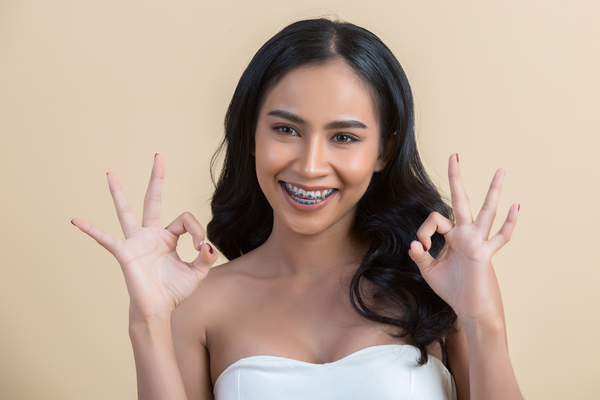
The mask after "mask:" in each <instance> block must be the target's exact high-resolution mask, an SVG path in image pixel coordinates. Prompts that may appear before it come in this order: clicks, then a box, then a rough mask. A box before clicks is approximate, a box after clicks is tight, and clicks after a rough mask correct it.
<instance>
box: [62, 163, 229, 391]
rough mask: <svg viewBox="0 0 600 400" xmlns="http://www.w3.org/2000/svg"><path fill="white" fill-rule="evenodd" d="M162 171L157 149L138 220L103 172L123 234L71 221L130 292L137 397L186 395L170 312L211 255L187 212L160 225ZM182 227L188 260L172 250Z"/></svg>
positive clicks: (117, 185)
mask: <svg viewBox="0 0 600 400" xmlns="http://www.w3.org/2000/svg"><path fill="white" fill-rule="evenodd" d="M164 174H165V170H164V160H163V159H162V157H161V156H160V155H158V154H157V155H155V157H154V166H153V168H152V174H151V177H150V182H149V184H148V190H147V192H146V196H145V198H144V212H143V215H142V224H141V226H140V225H138V223H137V221H136V218H135V216H134V215H133V213H132V211H131V208H130V207H129V203H128V201H127V198H126V197H125V194H124V192H123V189H122V188H121V184H120V183H119V180H118V179H117V176H116V175H115V174H112V173H109V174H107V179H108V185H109V188H110V193H111V195H112V197H113V201H114V204H115V208H116V210H117V217H118V218H119V222H120V224H121V228H122V229H123V233H124V234H125V240H117V239H115V238H113V237H112V236H110V235H109V234H107V233H106V232H104V231H102V230H101V229H99V228H97V227H95V226H94V225H92V224H90V223H89V222H86V221H84V220H82V219H79V218H75V219H73V220H72V221H71V223H72V224H73V225H75V226H76V227H78V228H79V229H80V230H82V231H83V232H85V233H86V234H88V235H89V236H91V237H92V238H93V239H95V240H96V241H97V242H98V243H99V244H100V245H101V246H103V247H104V248H106V249H107V250H108V251H109V252H110V253H111V254H112V255H113V256H114V257H115V258H116V259H117V261H118V262H119V264H120V265H121V269H122V271H123V275H124V277H125V283H126V285H127V291H128V293H129V298H130V305H129V320H130V323H129V334H130V338H131V343H132V346H133V352H134V357H135V364H136V370H137V378H138V392H139V393H138V398H139V399H144V400H147V399H176V400H183V399H187V397H186V392H185V388H184V384H183V380H182V376H181V374H180V372H179V368H178V366H177V360H176V358H175V350H174V346H173V339H172V333H171V314H172V313H173V311H174V310H175V309H176V308H177V307H178V306H179V305H180V304H181V303H182V302H183V301H184V300H185V299H186V298H187V297H188V296H190V294H191V293H192V292H193V291H194V290H195V289H196V287H197V286H198V285H199V283H200V282H201V281H202V280H203V279H204V278H205V277H206V275H207V274H208V271H209V270H210V267H211V265H212V264H213V263H214V262H215V261H216V259H217V254H216V252H215V251H214V250H213V249H212V247H211V246H210V245H209V244H205V243H204V237H205V233H204V229H203V228H202V226H201V225H200V223H199V222H198V221H197V220H196V219H195V218H194V217H193V216H192V215H191V214H190V213H183V214H181V215H180V216H179V217H177V218H176V219H175V220H174V221H173V222H171V224H169V226H167V227H166V228H163V227H162V225H161V223H160V209H161V196H162V186H163V180H164ZM186 232H188V233H190V234H191V235H192V240H193V243H194V248H195V249H197V250H198V257H197V258H196V259H195V260H194V261H193V262H189V263H188V262H184V261H182V260H181V259H180V258H179V255H178V254H177V251H176V246H177V241H178V239H179V236H181V235H183V234H184V233H186ZM199 354H200V356H201V355H202V354H201V353H199ZM211 397H212V395H211ZM211 397H208V396H204V397H202V399H210V398H211ZM200 398H201V397H196V398H195V399H194V400H196V399H200ZM190 400H191V399H190Z"/></svg>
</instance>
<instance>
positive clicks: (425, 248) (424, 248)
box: [421, 243, 427, 251]
mask: <svg viewBox="0 0 600 400" xmlns="http://www.w3.org/2000/svg"><path fill="white" fill-rule="evenodd" d="M421 246H423V250H425V251H427V247H426V246H425V245H424V244H423V243H421Z"/></svg>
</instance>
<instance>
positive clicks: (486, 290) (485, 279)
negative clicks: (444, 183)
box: [409, 154, 520, 324]
mask: <svg viewBox="0 0 600 400" xmlns="http://www.w3.org/2000/svg"><path fill="white" fill-rule="evenodd" d="M504 175H505V171H504V170H502V169H500V170H498V171H496V174H495V175H494V179H493V180H492V184H491V185H490V189H489V190H488V193H487V196H486V198H485V202H484V203H483V206H482V207H481V211H480V212H479V215H478V216H477V219H475V220H473V216H472V214H471V208H470V205H469V199H468V197H467V194H466V192H465V189H464V187H463V183H462V179H461V177H460V171H459V167H458V155H457V154H453V155H452V156H451V157H450V160H449V164H448V176H449V180H450V193H451V198H452V208H453V210H454V217H455V219H456V223H453V222H452V221H450V220H449V219H448V218H446V217H444V216H442V215H441V214H439V213H435V212H434V213H431V214H430V215H429V217H428V218H427V219H426V220H425V222H424V223H423V225H421V227H420V228H419V231H418V232H417V238H418V239H419V241H416V240H415V241H413V242H412V243H411V245H410V250H409V255H410V257H411V258H412V259H413V261H414V262H415V263H416V264H417V266H418V267H419V269H420V270H421V274H422V275H423V278H424V279H425V281H426V282H427V283H428V284H429V286H431V288H432V289H433V290H434V291H435V292H436V293H437V295H438V296H440V297H441V298H442V299H444V301H446V302H447V303H448V304H449V305H450V306H451V307H452V308H453V309H454V311H455V312H456V314H457V315H458V317H459V318H460V320H461V321H462V322H463V324H464V323H468V322H470V321H473V322H477V323H486V322H490V323H492V322H493V321H499V320H501V321H502V322H504V311H503V307H502V299H501V297H500V289H499V287H498V280H497V279H496V274H495V273H494V268H493V266H492V263H491V259H492V256H493V255H494V254H495V253H496V252H497V251H498V250H500V249H501V248H502V247H503V246H504V245H505V244H506V243H507V242H508V241H509V240H510V237H511V234H512V232H513V230H514V228H515V225H516V223H517V214H518V211H519V208H520V206H519V205H518V204H513V205H512V206H511V207H510V210H509V212H508V216H507V218H506V221H505V222H504V224H503V225H502V227H501V228H500V230H499V231H498V232H497V233H496V234H495V235H494V236H492V237H491V238H490V237H489V236H490V231H491V229H492V224H493V222H494V218H495V216H496V208H497V205H498V199H499V197H500V190H501V188H502V181H503V180H504ZM434 232H438V233H440V234H442V235H444V238H445V240H446V247H445V249H444V250H443V252H442V253H441V254H442V255H441V257H440V258H439V259H438V260H436V259H435V258H433V257H432V256H431V255H430V254H429V252H428V250H429V249H430V248H431V236H432V235H433V234H434ZM498 318H499V319H498Z"/></svg>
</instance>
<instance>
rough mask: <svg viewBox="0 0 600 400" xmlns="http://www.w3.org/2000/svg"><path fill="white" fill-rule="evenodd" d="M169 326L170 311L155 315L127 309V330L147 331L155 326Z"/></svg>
mask: <svg viewBox="0 0 600 400" xmlns="http://www.w3.org/2000/svg"><path fill="white" fill-rule="evenodd" d="M165 326H168V327H169V329H170V326H171V313H161V314H156V315H150V316H148V315H141V314H138V313H135V312H132V311H131V310H130V311H129V332H130V333H132V332H135V331H148V330H154V329H156V328H161V327H165Z"/></svg>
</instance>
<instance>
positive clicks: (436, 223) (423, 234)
mask: <svg viewBox="0 0 600 400" xmlns="http://www.w3.org/2000/svg"><path fill="white" fill-rule="evenodd" d="M452 228H454V223H453V222H452V221H450V220H449V219H448V218H446V217H444V216H443V215H442V214H440V213H438V212H432V213H431V214H429V216H428V217H427V219H426V220H425V222H423V224H421V227H420V228H419V230H418V231H417V238H418V239H419V242H421V243H422V244H423V247H424V248H425V251H429V249H431V236H433V234H434V233H435V232H437V233H441V234H442V235H445V234H446V233H448V232H450V231H451V230H452Z"/></svg>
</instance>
